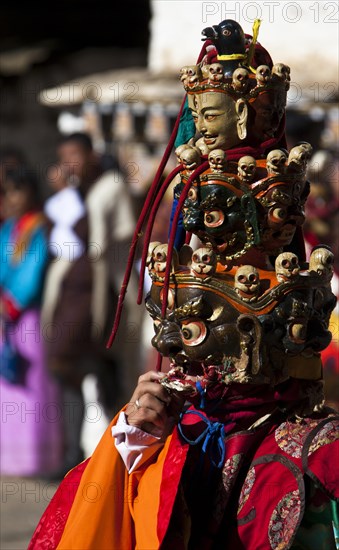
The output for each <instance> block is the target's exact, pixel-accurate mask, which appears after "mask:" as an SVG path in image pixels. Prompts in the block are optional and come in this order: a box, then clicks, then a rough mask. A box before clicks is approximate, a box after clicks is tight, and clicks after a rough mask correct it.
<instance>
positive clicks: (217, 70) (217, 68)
mask: <svg viewBox="0 0 339 550" xmlns="http://www.w3.org/2000/svg"><path fill="white" fill-rule="evenodd" d="M223 78H224V70H223V66H222V65H221V63H212V65H210V66H209V75H208V81H209V83H210V84H212V85H213V84H219V83H220V82H222V80H223Z"/></svg>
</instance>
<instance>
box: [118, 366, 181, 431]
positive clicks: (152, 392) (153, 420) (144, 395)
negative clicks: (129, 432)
mask: <svg viewBox="0 0 339 550" xmlns="http://www.w3.org/2000/svg"><path fill="white" fill-rule="evenodd" d="M164 376H166V375H165V374H164V373H159V372H155V371H149V372H147V373H146V374H143V375H142V376H140V377H139V380H138V385H137V387H136V388H135V391H134V393H133V395H132V397H131V400H130V402H129V403H128V405H127V408H126V410H125V414H126V418H127V422H128V424H129V425H130V426H135V427H137V428H141V429H142V430H144V431H145V432H148V433H150V434H152V435H154V436H156V437H162V438H166V437H167V435H168V434H169V433H170V432H171V431H172V429H173V427H174V425H175V424H176V423H177V422H178V419H179V415H180V412H181V411H182V408H183V406H184V403H185V398H184V397H181V396H178V395H177V394H176V393H172V394H169V393H168V391H166V389H165V388H164V387H163V386H161V384H160V383H159V382H160V380H161V379H162V378H163V377H164Z"/></svg>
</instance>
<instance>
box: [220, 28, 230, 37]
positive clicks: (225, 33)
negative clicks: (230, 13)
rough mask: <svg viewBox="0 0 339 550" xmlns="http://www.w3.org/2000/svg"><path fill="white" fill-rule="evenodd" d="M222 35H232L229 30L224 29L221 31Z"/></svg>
mask: <svg viewBox="0 0 339 550" xmlns="http://www.w3.org/2000/svg"><path fill="white" fill-rule="evenodd" d="M222 34H223V35H224V36H231V34H232V33H231V31H230V30H228V29H224V30H223V31H222Z"/></svg>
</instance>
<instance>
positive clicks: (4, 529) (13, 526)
mask: <svg viewBox="0 0 339 550" xmlns="http://www.w3.org/2000/svg"><path fill="white" fill-rule="evenodd" d="M56 489H57V484H56V483H51V482H47V481H43V480H41V479H29V478H13V477H2V478H1V483H0V498H1V505H0V549H1V550H26V549H27V546H28V543H29V541H30V539H31V536H32V534H33V532H34V529H35V527H36V525H37V523H38V521H39V519H40V517H41V515H42V513H43V511H44V510H45V508H46V507H47V505H48V503H49V501H50V500H51V498H52V496H53V495H54V493H55V491H56Z"/></svg>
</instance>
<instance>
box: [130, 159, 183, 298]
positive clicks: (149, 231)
mask: <svg viewBox="0 0 339 550" xmlns="http://www.w3.org/2000/svg"><path fill="white" fill-rule="evenodd" d="M182 168H183V166H182V164H180V165H179V166H177V167H176V168H174V170H172V172H171V173H170V174H169V176H167V178H166V179H165V181H164V183H163V184H162V186H161V188H160V190H159V192H158V194H157V196H156V199H155V201H154V204H153V206H152V209H151V212H150V217H149V220H148V223H147V228H146V233H145V238H144V246H143V250H142V258H141V267H140V278H139V292H138V299H137V303H138V304H141V301H142V296H143V290H144V280H145V268H146V260H147V253H148V246H149V243H150V241H151V234H152V229H153V225H154V220H155V217H156V215H157V212H158V209H159V206H160V203H161V201H162V199H163V196H164V194H165V193H166V191H167V188H168V186H169V184H170V183H171V182H172V180H173V179H174V178H175V176H176V175H177V174H179V172H180V170H182Z"/></svg>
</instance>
